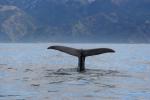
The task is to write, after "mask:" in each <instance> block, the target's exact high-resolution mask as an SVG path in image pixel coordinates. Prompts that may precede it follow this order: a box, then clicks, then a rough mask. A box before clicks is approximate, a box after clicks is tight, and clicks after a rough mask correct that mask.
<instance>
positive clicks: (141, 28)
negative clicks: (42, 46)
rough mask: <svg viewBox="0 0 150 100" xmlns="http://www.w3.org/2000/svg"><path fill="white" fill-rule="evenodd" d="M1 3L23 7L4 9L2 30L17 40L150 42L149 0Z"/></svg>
mask: <svg viewBox="0 0 150 100" xmlns="http://www.w3.org/2000/svg"><path fill="white" fill-rule="evenodd" d="M0 5H1V6H6V5H8V6H7V7H8V8H9V7H11V6H13V7H16V9H19V10H11V11H9V12H8V11H7V14H6V11H3V12H2V11H1V12H0V20H1V22H2V23H1V34H4V33H5V34H7V35H8V36H9V38H10V39H11V40H13V41H16V40H18V41H58V42H59V41H86V42H87V41H88V42H146V43H147V42H150V39H149V38H150V12H149V10H150V1H149V0H0ZM0 9H1V8H0ZM18 12H19V13H21V15H18ZM1 16H5V17H1ZM6 16H9V18H7V17H6ZM12 16H15V17H13V18H12ZM22 18H23V19H22ZM6 19H7V21H6ZM16 19H20V20H16ZM10 20H13V21H10ZM33 20H34V21H33ZM10 22H11V23H14V24H13V25H14V26H15V27H12V25H10ZM18 26H19V29H16V27H17V28H18ZM14 30H15V31H14ZM18 31H19V32H18Z"/></svg>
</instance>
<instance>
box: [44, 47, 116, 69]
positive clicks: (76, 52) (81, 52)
mask: <svg viewBox="0 0 150 100" xmlns="http://www.w3.org/2000/svg"><path fill="white" fill-rule="evenodd" d="M47 49H54V50H58V51H61V52H64V53H67V54H70V55H73V56H76V57H78V59H79V62H78V71H79V72H83V71H85V57H87V56H93V55H98V54H103V53H113V52H115V51H114V50H112V49H109V48H96V49H75V48H70V47H65V46H50V47H48V48H47Z"/></svg>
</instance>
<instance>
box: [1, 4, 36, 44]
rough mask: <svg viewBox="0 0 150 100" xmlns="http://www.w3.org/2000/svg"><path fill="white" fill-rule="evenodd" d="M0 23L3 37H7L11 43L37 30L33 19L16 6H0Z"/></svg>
mask: <svg viewBox="0 0 150 100" xmlns="http://www.w3.org/2000/svg"><path fill="white" fill-rule="evenodd" d="M0 21H1V23H0V32H1V36H5V37H6V35H7V36H8V38H9V39H10V40H11V41H16V40H19V39H21V38H23V37H24V36H25V35H27V34H31V33H33V31H34V30H35V26H34V23H33V21H32V18H31V17H30V16H28V15H27V14H26V13H25V12H24V11H22V10H21V9H19V8H17V7H16V6H7V5H0ZM4 34H5V35H4Z"/></svg>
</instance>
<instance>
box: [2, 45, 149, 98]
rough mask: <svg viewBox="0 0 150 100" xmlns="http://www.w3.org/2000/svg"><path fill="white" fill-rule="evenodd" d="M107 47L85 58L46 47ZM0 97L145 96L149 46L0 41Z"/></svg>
mask: <svg viewBox="0 0 150 100" xmlns="http://www.w3.org/2000/svg"><path fill="white" fill-rule="evenodd" d="M52 45H64V46H71V47H75V48H83V49H84V48H86V49H88V48H89V49H91V48H104V47H105V48H106V47H108V48H112V49H114V50H115V51H116V52H115V53H107V54H102V55H96V56H91V57H87V58H86V62H85V63H86V65H85V66H86V72H84V73H79V72H77V71H76V70H77V69H76V68H77V65H78V59H77V58H76V57H74V56H71V55H68V54H65V53H62V52H59V51H55V50H48V49H47V47H48V46H52ZM0 100H150V45H149V44H61V43H43V44H42V43H33V44H31V43H26V44H23V43H18V44H17V43H16V44H15V43H10V44H7V43H3V44H2V43H1V44H0Z"/></svg>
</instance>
